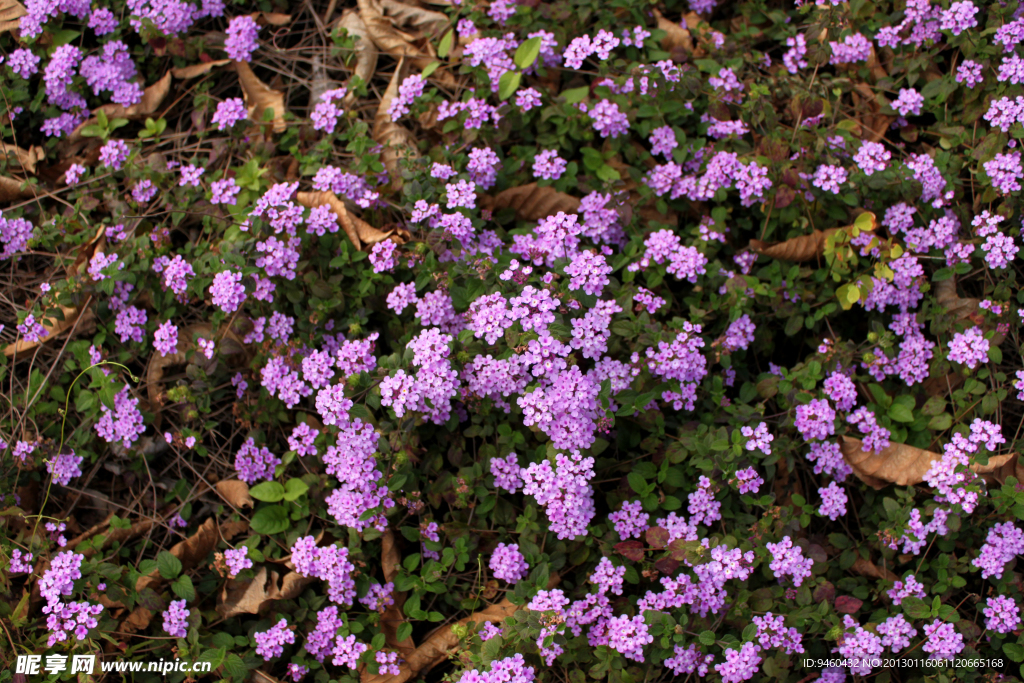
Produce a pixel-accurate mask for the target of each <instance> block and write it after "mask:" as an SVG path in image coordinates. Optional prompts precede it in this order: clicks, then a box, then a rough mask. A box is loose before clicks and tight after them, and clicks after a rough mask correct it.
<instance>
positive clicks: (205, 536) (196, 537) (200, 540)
mask: <svg viewBox="0 0 1024 683" xmlns="http://www.w3.org/2000/svg"><path fill="white" fill-rule="evenodd" d="M248 528H249V523H248V522H225V523H224V524H221V525H218V524H217V523H216V522H215V521H213V518H212V517H211V518H209V519H207V520H206V521H205V522H203V525H202V526H200V527H199V530H198V531H196V533H195V534H193V535H192V536H189V537H188V538H186V539H185V540H184V541H182V542H180V543H177V544H175V545H174V546H172V547H171V550H170V553H171V554H172V555H174V556H175V557H176V558H178V560H179V561H180V562H181V567H182V571H188V570H190V569H192V568H194V567H196V566H197V565H199V564H200V563H201V562H204V561H205V560H206V557H207V556H208V555H209V554H210V551H212V550H213V549H214V548H216V547H217V542H218V541H219V540H220V539H221V538H222V537H223V538H224V540H225V541H227V540H230V539H231V538H233V537H235V536H237V535H238V534H240V533H242V532H244V531H246V530H247V529H248ZM162 582H163V579H162V578H161V576H160V572H158V571H156V570H153V572H152V573H150V574H147V575H146V576H142V577H139V580H138V581H136V582H135V590H136V591H141V590H143V589H145V588H155V587H157V586H159V585H160V584H161V583H162ZM152 619H153V612H151V611H150V610H148V609H146V608H145V607H142V606H138V607H136V608H135V609H134V610H132V612H131V614H129V615H128V617H127V618H126V619H125V620H124V621H123V622H121V628H120V629H118V630H120V631H124V632H126V633H134V632H135V631H139V630H142V629H144V628H146V627H147V626H149V622H150V621H151V620H152Z"/></svg>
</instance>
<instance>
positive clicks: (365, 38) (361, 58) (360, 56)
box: [338, 9, 379, 105]
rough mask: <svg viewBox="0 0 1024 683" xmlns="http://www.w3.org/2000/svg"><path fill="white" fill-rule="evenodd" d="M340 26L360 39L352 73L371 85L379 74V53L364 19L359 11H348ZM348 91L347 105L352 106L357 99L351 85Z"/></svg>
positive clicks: (356, 45)
mask: <svg viewBox="0 0 1024 683" xmlns="http://www.w3.org/2000/svg"><path fill="white" fill-rule="evenodd" d="M338 26H340V27H342V28H344V29H345V30H346V31H348V35H350V36H355V37H356V38H358V40H356V44H355V53H356V62H355V66H354V68H353V70H352V73H353V75H355V76H359V79H360V80H361V81H362V82H363V83H369V82H370V79H371V78H373V74H374V73H376V72H377V56H378V55H379V53H378V52H377V45H376V43H374V42H373V40H372V39H371V38H370V33H369V31H368V30H367V28H366V23H365V22H363V18H362V17H361V16H360V15H359V12H358V11H356V10H354V9H347V10H345V11H344V12H343V13H342V15H341V19H340V20H339V22H338ZM348 90H349V92H348V94H347V95H345V104H346V105H350V104H352V102H354V101H355V98H356V94H355V92H354V90H353V87H352V84H351V83H349V87H348Z"/></svg>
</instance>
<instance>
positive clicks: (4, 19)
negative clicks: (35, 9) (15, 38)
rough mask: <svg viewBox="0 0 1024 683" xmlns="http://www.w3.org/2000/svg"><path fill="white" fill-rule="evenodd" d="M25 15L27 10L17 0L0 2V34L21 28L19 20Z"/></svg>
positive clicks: (0, 0) (1, 0) (2, 0)
mask: <svg viewBox="0 0 1024 683" xmlns="http://www.w3.org/2000/svg"><path fill="white" fill-rule="evenodd" d="M26 14H28V10H27V9H25V6H24V5H22V4H21V3H20V2H18V0H0V33H6V32H7V31H13V30H14V29H16V28H18V27H19V26H21V18H22V17H23V16H25V15H26Z"/></svg>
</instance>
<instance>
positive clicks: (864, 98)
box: [850, 83, 896, 142]
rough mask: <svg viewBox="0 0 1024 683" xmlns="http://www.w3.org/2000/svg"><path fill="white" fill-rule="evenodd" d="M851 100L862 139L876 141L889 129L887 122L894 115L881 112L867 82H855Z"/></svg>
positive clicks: (888, 122) (892, 118)
mask: <svg viewBox="0 0 1024 683" xmlns="http://www.w3.org/2000/svg"><path fill="white" fill-rule="evenodd" d="M850 98H851V99H852V100H853V108H854V110H855V111H856V112H857V113H858V115H859V116H858V118H857V119H856V121H857V122H858V123H859V124H860V125H861V130H860V132H859V133H860V136H861V139H863V140H870V141H871V142H878V141H879V140H881V139H882V138H883V137H885V133H886V132H887V131H888V130H889V124H890V123H892V122H893V121H894V120H895V118H896V117H894V116H888V115H886V114H882V113H881V111H882V107H881V106H880V105H879V104H878V99H877V97H876V95H875V92H874V91H873V90H872V89H871V86H870V85H868V84H867V83H857V84H855V85H854V86H853V91H852V92H851V93H850Z"/></svg>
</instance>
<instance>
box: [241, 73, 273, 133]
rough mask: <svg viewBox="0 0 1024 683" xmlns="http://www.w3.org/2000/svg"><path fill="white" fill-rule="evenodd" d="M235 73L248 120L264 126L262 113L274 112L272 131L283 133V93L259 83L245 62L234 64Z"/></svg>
mask: <svg viewBox="0 0 1024 683" xmlns="http://www.w3.org/2000/svg"><path fill="white" fill-rule="evenodd" d="M234 68H235V73H237V74H238V83H239V84H240V85H241V86H242V96H243V97H244V98H245V106H246V108H247V109H248V111H249V120H251V121H255V122H256V123H257V124H260V125H265V122H264V121H263V112H265V111H266V110H267V109H270V110H271V111H273V112H274V120H273V131H274V132H275V133H283V132H284V130H285V127H286V126H285V122H284V111H285V110H284V93H283V92H281V91H280V90H274V89H273V88H271V87H270V86H269V85H267V84H266V83H264V82H263V81H261V80H260V79H259V78H258V77H257V76H256V74H255V73H253V71H252V68H250V67H249V64H248V63H246V62H237V61H236V62H235V63H234Z"/></svg>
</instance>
